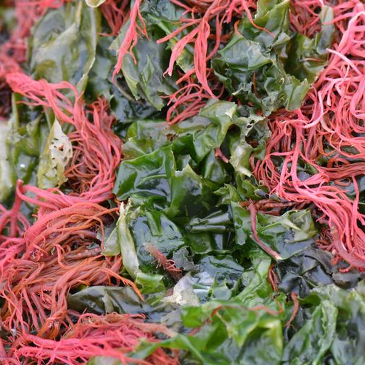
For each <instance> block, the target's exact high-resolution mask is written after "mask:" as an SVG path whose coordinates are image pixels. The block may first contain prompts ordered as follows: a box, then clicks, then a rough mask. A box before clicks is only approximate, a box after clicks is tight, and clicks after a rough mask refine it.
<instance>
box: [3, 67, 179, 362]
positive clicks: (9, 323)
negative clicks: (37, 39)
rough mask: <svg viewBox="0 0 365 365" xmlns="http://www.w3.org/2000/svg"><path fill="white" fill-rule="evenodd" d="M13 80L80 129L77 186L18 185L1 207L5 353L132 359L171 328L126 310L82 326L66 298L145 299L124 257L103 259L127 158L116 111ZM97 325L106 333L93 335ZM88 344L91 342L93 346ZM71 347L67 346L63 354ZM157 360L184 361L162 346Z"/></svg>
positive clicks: (74, 166)
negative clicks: (103, 292)
mask: <svg viewBox="0 0 365 365" xmlns="http://www.w3.org/2000/svg"><path fill="white" fill-rule="evenodd" d="M6 81H7V83H8V85H9V86H10V87H11V88H12V90H13V91H15V92H18V93H19V94H21V95H23V96H25V97H26V98H27V103H28V104H30V105H38V106H43V107H44V108H46V109H48V108H51V109H52V111H53V113H54V114H55V116H56V118H57V119H58V120H59V122H60V123H61V124H65V123H67V124H70V125H71V126H72V127H73V131H72V132H71V133H69V138H70V140H71V142H72V144H73V158H72V160H71V163H70V167H69V168H68V169H67V171H66V173H65V174H66V177H68V179H69V183H68V184H69V188H70V190H71V191H69V193H68V194H65V193H63V192H62V191H60V190H59V189H57V188H53V189H47V190H42V189H39V188H36V187H34V186H30V185H23V184H22V182H18V184H17V189H16V194H15V197H16V198H15V202H14V205H13V208H12V209H11V210H9V211H7V210H6V209H5V208H3V207H1V214H0V228H1V231H2V232H5V231H6V233H7V234H6V237H5V236H1V242H0V243H1V246H0V260H1V261H0V269H1V270H0V283H1V286H0V297H2V298H3V299H5V304H4V306H3V307H2V311H1V318H2V328H4V329H5V330H6V331H7V332H9V333H10V334H11V336H9V338H8V340H7V341H4V342H1V345H2V347H4V346H5V347H6V348H8V355H6V354H5V350H4V353H2V355H1V356H3V358H4V357H6V356H7V358H10V359H12V360H6V361H8V363H9V364H10V363H14V364H19V363H21V361H22V360H21V359H22V358H24V357H25V358H27V359H31V358H35V357H37V358H39V356H40V357H41V358H42V359H43V360H48V361H51V362H52V361H55V360H57V361H58V357H61V358H62V361H64V362H65V363H68V364H73V363H74V362H72V361H76V360H77V361H78V360H87V359H89V358H90V357H91V356H96V355H102V354H107V355H108V356H115V357H116V358H118V359H120V360H121V361H122V362H123V363H127V362H126V361H127V360H126V359H127V355H126V353H128V352H130V351H132V350H133V348H134V346H136V345H137V343H138V339H140V338H142V337H146V338H153V334H152V332H154V331H159V332H164V331H167V330H166V329H165V327H163V326H160V327H159V328H156V327H153V326H152V325H151V326H150V327H148V326H147V327H143V323H140V322H141V319H140V320H139V321H137V322H135V320H133V319H132V318H131V317H128V316H125V317H121V318H119V317H118V318H117V317H115V318H116V319H115V322H114V321H111V322H110V321H109V319H112V318H114V317H106V319H103V318H102V317H92V321H91V322H92V323H99V322H100V328H102V330H101V329H100V328H99V327H98V325H96V324H95V327H94V326H93V325H92V324H90V323H91V322H90V321H89V322H90V323H89V322H87V323H88V324H84V322H83V321H84V317H83V316H81V317H80V314H79V313H77V312H75V311H72V310H69V309H68V304H67V297H68V294H69V292H70V290H72V289H74V288H78V287H80V285H87V286H89V285H109V286H110V285H120V284H121V283H123V284H124V285H130V286H131V287H132V288H133V289H134V290H135V292H136V293H137V294H138V295H139V296H140V297H141V295H140V293H139V290H138V289H137V287H136V286H135V284H134V283H133V282H131V281H130V280H128V279H125V278H123V277H122V276H120V275H119V272H120V271H121V267H122V260H121V257H120V256H116V257H111V258H106V257H104V256H103V255H101V250H102V248H103V241H104V226H105V224H107V223H108V222H109V223H110V221H112V220H113V219H114V218H113V216H114V215H115V214H116V212H117V211H118V209H117V208H107V207H104V206H102V205H100V203H103V202H105V201H106V200H108V199H110V198H112V197H113V194H112V188H113V185H114V180H115V169H116V167H117V166H118V164H119V162H120V160H121V142H120V140H119V138H117V137H116V136H115V135H114V134H113V132H112V129H111V128H112V124H113V122H114V117H113V116H111V115H110V114H109V113H108V105H107V103H106V101H105V100H103V99H99V100H98V101H96V102H95V103H93V104H92V105H90V106H89V107H85V105H84V102H83V99H82V98H81V97H80V95H79V94H78V92H77V90H76V89H75V88H74V87H73V86H72V85H70V84H68V83H67V82H62V83H59V84H50V83H48V82H46V81H44V80H40V81H35V80H32V79H31V78H30V77H29V76H26V75H25V74H23V73H19V72H18V73H9V74H7V75H6ZM64 90H67V91H68V92H71V93H73V94H74V96H73V100H74V101H71V100H70V99H69V98H68V97H66V96H65V95H64V94H63V93H62V91H64ZM22 202H24V203H27V204H30V205H33V206H35V207H37V215H36V217H37V220H36V221H35V223H34V224H33V225H30V224H29V222H28V221H27V220H26V218H25V217H24V216H23V215H22V214H21V213H20V211H19V209H20V205H21V203H22ZM0 233H1V232H0ZM10 247H11V249H10ZM111 316H112V315H111ZM79 317H80V319H79V322H77V324H76V325H75V320H77V319H78V318H79ZM80 321H81V322H80ZM93 321H94V322H93ZM98 321H99V322H98ZM118 321H119V322H118ZM117 324H118V330H117V329H116V327H117ZM137 324H138V326H137ZM80 327H83V328H84V329H85V331H80V330H79V329H80ZM87 328H90V331H88V330H87ZM95 328H98V330H95V331H94V332H95V333H94V332H93V329H95ZM132 333H134V337H133V340H132V339H131V338H130V337H128V338H129V339H130V342H128V341H127V339H124V337H123V335H128V334H132ZM71 334H73V335H71ZM112 334H113V336H114V337H113V341H110V340H109V338H110V337H111V336H112ZM93 336H94V337H93ZM54 340H57V342H54ZM28 343H32V345H31V346H30V345H29V346H28V345H27V344H28ZM55 343H57V346H56V348H57V351H55V348H54V345H55ZM85 343H89V344H90V348H88V349H86V348H85ZM71 344H73V346H74V347H73V346H71ZM51 345H52V346H51ZM63 345H65V348H64V350H63V351H59V350H60V348H62V346H63ZM116 347H118V349H115V350H114V348H116ZM119 347H121V348H119ZM151 358H152V359H157V360H156V361H163V363H166V364H168V363H171V364H175V363H177V360H176V358H174V357H170V356H168V355H167V354H165V353H164V352H163V351H162V350H158V351H157V352H156V354H154V355H152V357H151ZM156 361H155V362H153V361H152V362H151V361H140V363H141V364H148V363H158V362H156Z"/></svg>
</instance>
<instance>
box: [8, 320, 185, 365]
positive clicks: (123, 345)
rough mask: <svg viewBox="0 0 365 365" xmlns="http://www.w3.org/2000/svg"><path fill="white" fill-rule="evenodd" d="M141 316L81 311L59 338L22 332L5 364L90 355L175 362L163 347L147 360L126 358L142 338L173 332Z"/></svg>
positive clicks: (144, 364) (143, 363)
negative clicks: (25, 360) (100, 314)
mask: <svg viewBox="0 0 365 365" xmlns="http://www.w3.org/2000/svg"><path fill="white" fill-rule="evenodd" d="M143 319H144V317H143V316H141V315H134V316H131V315H128V314H123V315H121V314H115V313H113V314H107V315H104V316H98V315H93V314H83V315H81V316H80V317H79V319H78V321H77V323H76V324H73V325H72V326H71V327H70V328H69V330H68V331H67V332H66V333H65V335H64V336H63V337H62V338H61V339H60V340H59V341H55V340H50V339H44V338H41V337H39V336H35V335H32V334H30V333H24V334H22V335H21V336H20V337H19V338H18V339H17V341H16V344H15V346H14V348H13V349H12V351H11V352H10V353H9V360H8V364H13V363H15V364H19V363H20V361H21V359H23V358H26V359H29V360H35V361H47V362H49V363H62V364H67V365H74V364H76V363H85V362H86V361H87V360H88V359H90V358H91V357H93V356H108V357H113V358H115V359H116V360H119V361H120V362H121V363H122V364H130V363H131V362H133V364H140V365H160V364H166V365H177V364H178V360H177V357H176V354H175V356H174V355H172V356H169V355H167V354H166V353H165V352H163V350H162V349H157V350H156V351H155V352H154V353H153V354H152V355H151V356H150V357H149V358H147V359H146V360H138V359H135V358H133V359H132V358H131V357H129V355H128V353H129V352H131V351H133V349H134V348H135V347H136V345H138V343H139V341H140V339H141V338H145V339H148V340H149V341H151V342H155V341H157V339H156V337H155V333H156V332H159V333H161V334H164V335H165V336H171V335H172V333H171V332H170V331H168V330H167V329H166V327H165V326H163V325H156V324H152V323H151V324H149V323H144V321H143ZM11 357H12V358H11ZM12 361H14V362H12Z"/></svg>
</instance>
